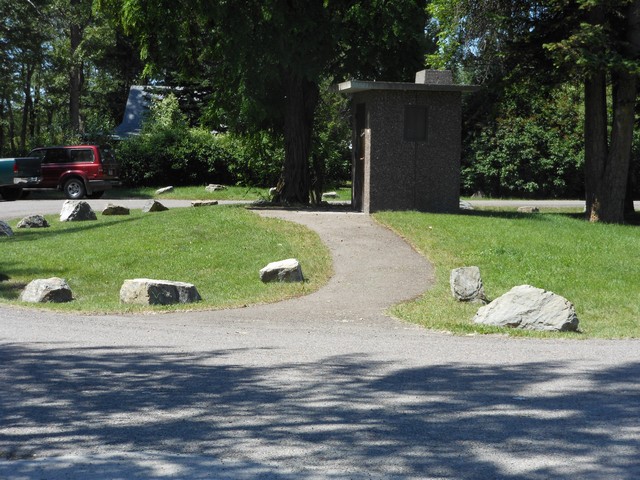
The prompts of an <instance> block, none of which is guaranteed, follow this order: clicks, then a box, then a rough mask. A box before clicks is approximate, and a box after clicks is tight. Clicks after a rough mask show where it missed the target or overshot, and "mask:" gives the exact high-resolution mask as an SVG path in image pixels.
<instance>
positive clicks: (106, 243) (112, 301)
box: [0, 206, 331, 312]
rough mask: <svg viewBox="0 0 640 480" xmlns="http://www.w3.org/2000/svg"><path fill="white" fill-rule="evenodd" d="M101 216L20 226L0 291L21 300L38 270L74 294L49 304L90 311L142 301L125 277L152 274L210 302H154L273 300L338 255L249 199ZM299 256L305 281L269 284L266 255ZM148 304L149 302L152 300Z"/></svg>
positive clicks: (318, 278)
mask: <svg viewBox="0 0 640 480" xmlns="http://www.w3.org/2000/svg"><path fill="white" fill-rule="evenodd" d="M97 215H98V220H97V221H87V222H64V223H63V222H60V221H59V218H58V217H57V216H48V217H47V220H48V221H49V223H50V224H51V227H50V228H46V229H16V228H15V227H16V224H17V220H15V221H11V222H9V224H10V225H11V227H12V228H13V229H14V233H15V236H14V237H11V238H6V237H4V238H0V245H1V247H0V248H2V255H3V261H2V264H1V265H2V271H0V273H2V274H3V275H4V276H8V277H9V279H8V280H5V281H0V301H2V302H9V303H18V302H17V297H18V295H19V293H20V291H21V288H22V287H23V286H24V285H26V283H28V282H29V281H31V280H33V279H35V278H48V277H53V276H57V277H61V278H64V279H66V280H67V282H68V283H69V285H70V287H71V289H72V291H73V293H74V296H75V300H74V301H73V302H70V303H66V304H58V305H53V304H46V307H47V308H54V309H60V310H70V311H84V312H123V311H139V310H141V309H142V308H141V307H137V306H130V305H121V304H120V303H119V291H120V287H121V286H122V283H123V281H124V280H125V279H130V278H143V277H144V278H154V279H162V280H175V281H182V282H188V283H193V284H194V285H195V286H196V288H197V289H198V291H199V293H200V295H201V296H202V298H203V301H202V302H199V303H193V304H187V305H179V306H171V307H153V309H154V310H172V309H185V308H187V309H208V308H222V307H234V306H242V305H246V304H250V303H259V302H272V301H276V300H281V299H283V298H288V297H292V296H298V295H302V294H306V293H309V292H311V291H314V290H316V289H317V288H319V287H320V286H321V285H323V284H324V283H325V282H326V281H327V280H328V278H329V276H330V275H331V257H330V254H329V252H328V250H327V248H326V247H325V246H324V245H323V244H322V242H321V241H320V239H319V237H318V236H317V235H316V234H315V233H314V232H312V231H310V230H308V229H306V228H304V227H302V226H300V225H297V224H293V223H290V222H284V221H281V220H277V219H267V218H261V217H259V216H258V215H256V214H254V213H252V212H249V211H247V210H245V209H243V208H239V207H230V206H219V207H201V208H179V209H172V210H169V211H165V212H157V213H147V214H143V213H142V212H141V211H139V210H138V211H132V212H131V215H130V216H120V217H113V216H106V217H105V216H102V215H100V214H99V213H98V214H97ZM292 257H295V258H297V259H298V260H300V263H301V265H302V270H303V273H304V275H305V277H306V279H307V281H306V282H304V283H300V284H263V283H262V282H261V281H260V279H259V275H258V271H259V270H260V269H261V268H262V267H264V266H265V265H266V264H267V263H269V262H272V261H277V260H283V259H286V258H292ZM147 309H148V307H147Z"/></svg>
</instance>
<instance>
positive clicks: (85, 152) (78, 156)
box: [69, 148, 93, 163]
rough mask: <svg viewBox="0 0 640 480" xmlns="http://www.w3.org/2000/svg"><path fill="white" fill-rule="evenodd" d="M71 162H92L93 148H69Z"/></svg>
mask: <svg viewBox="0 0 640 480" xmlns="http://www.w3.org/2000/svg"><path fill="white" fill-rule="evenodd" d="M69 156H70V157H71V162H73V163H93V150H92V149H90V148H83V149H73V150H69Z"/></svg>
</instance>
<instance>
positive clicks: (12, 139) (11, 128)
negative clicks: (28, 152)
mask: <svg viewBox="0 0 640 480" xmlns="http://www.w3.org/2000/svg"><path fill="white" fill-rule="evenodd" d="M6 105H7V114H8V117H9V148H10V149H11V155H15V154H16V142H15V138H16V131H15V125H16V124H15V118H14V117H13V108H11V102H10V101H9V99H8V98H7V99H6Z"/></svg>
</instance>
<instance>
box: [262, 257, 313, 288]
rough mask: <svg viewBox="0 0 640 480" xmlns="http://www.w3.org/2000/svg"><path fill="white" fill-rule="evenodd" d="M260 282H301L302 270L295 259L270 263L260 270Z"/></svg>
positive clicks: (302, 279) (302, 278)
mask: <svg viewBox="0 0 640 480" xmlns="http://www.w3.org/2000/svg"><path fill="white" fill-rule="evenodd" d="M260 280H262V281H263V282H265V283H266V282H302V281H304V276H303V275H302V268H301V267H300V262H298V260H296V259H295V258H288V259H287V260H281V261H279V262H271V263H270V264H268V265H267V266H266V267H264V268H263V269H262V270H260Z"/></svg>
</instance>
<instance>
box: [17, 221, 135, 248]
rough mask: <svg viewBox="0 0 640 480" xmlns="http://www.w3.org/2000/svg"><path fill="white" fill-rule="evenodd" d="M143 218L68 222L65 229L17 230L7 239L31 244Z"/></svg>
mask: <svg viewBox="0 0 640 480" xmlns="http://www.w3.org/2000/svg"><path fill="white" fill-rule="evenodd" d="M141 219H142V217H126V218H124V217H123V218H121V219H117V220H114V219H113V217H111V219H110V220H109V221H100V217H98V220H86V221H82V222H68V223H66V224H65V228H52V227H49V228H25V229H16V230H15V231H14V236H13V237H10V238H7V239H6V240H5V241H7V242H30V241H34V240H42V239H46V238H51V237H57V236H60V235H69V234H74V233H80V232H88V231H90V230H95V229H98V228H104V227H109V226H112V225H117V224H122V223H129V222H135V221H139V220H141Z"/></svg>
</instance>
